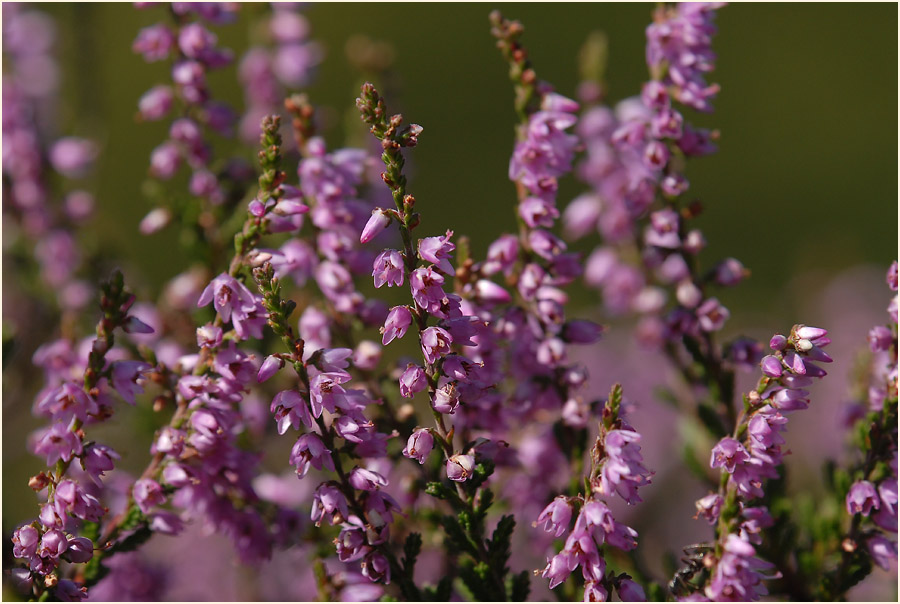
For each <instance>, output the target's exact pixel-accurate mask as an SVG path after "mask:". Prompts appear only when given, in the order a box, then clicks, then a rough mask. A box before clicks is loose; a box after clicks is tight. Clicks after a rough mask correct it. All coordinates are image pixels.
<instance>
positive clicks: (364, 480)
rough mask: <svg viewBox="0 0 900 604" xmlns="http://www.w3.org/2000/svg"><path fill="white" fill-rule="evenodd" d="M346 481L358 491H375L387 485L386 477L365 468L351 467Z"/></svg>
mask: <svg viewBox="0 0 900 604" xmlns="http://www.w3.org/2000/svg"><path fill="white" fill-rule="evenodd" d="M347 481H348V482H349V483H350V486H352V487H353V488H354V489H358V490H360V491H375V490H378V489H379V488H381V487H386V486H387V485H388V481H387V478H385V477H384V476H382V475H381V474H379V473H378V472H373V471H372V470H368V469H366V468H359V467H357V468H353V470H352V471H351V472H350V476H349V477H348V479H347Z"/></svg>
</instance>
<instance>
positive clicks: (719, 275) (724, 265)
mask: <svg viewBox="0 0 900 604" xmlns="http://www.w3.org/2000/svg"><path fill="white" fill-rule="evenodd" d="M748 274H749V271H748V270H747V269H746V268H744V265H743V264H741V262H740V260H736V259H734V258H726V259H725V260H723V261H722V262H720V263H719V264H718V265H717V266H716V268H715V281H716V283H718V284H719V285H724V286H726V287H732V286H734V285H737V284H738V283H740V282H741V281H743V280H744V277H746V276H747V275H748Z"/></svg>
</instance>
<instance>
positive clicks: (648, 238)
mask: <svg viewBox="0 0 900 604" xmlns="http://www.w3.org/2000/svg"><path fill="white" fill-rule="evenodd" d="M678 224H679V219H678V214H677V213H675V211H674V210H671V209H668V208H666V209H665V210H659V211H657V212H653V213H652V214H651V215H650V225H649V226H648V227H647V230H646V232H645V233H644V241H645V242H646V243H647V245H653V246H656V247H661V248H669V249H677V248H679V247H681V238H680V237H679V236H678Z"/></svg>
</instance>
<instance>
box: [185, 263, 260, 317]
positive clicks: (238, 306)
mask: <svg viewBox="0 0 900 604" xmlns="http://www.w3.org/2000/svg"><path fill="white" fill-rule="evenodd" d="M210 302H212V303H213V308H215V309H216V312H217V313H219V316H220V317H222V320H224V321H230V320H231V315H232V314H233V313H237V314H238V316H241V317H246V316H247V314H248V313H250V312H255V311H256V310H257V301H256V297H255V296H254V295H253V294H252V293H251V292H250V290H248V289H247V288H246V287H245V286H244V284H243V283H241V282H240V281H238V280H237V279H235V278H234V277H232V276H231V275H229V274H227V273H222V274H220V275H219V276H218V277H216V278H215V279H213V280H212V281H211V282H210V283H209V285H207V286H206V288H205V289H204V290H203V292H202V293H201V294H200V299H199V300H197V306H198V307H202V306H206V305H207V304H209V303H210Z"/></svg>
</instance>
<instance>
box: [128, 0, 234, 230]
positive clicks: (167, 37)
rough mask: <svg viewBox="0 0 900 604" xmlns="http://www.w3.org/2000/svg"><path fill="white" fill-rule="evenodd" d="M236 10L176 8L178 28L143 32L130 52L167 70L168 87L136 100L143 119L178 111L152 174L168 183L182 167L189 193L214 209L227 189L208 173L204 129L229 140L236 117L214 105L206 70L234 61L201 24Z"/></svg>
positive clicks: (145, 226)
mask: <svg viewBox="0 0 900 604" xmlns="http://www.w3.org/2000/svg"><path fill="white" fill-rule="evenodd" d="M236 9H237V5H235V4H232V3H227V2H211V3H198V4H196V5H194V4H192V3H175V5H173V8H172V10H173V11H174V12H175V13H176V14H177V15H179V17H180V19H181V20H180V21H179V23H178V24H177V25H174V26H173V25H168V24H165V23H157V24H155V25H151V26H149V27H145V28H144V29H142V30H141V31H140V32H139V33H138V35H137V38H136V39H135V40H134V43H133V44H132V50H134V52H136V53H138V54H140V55H141V56H143V57H144V60H145V61H147V62H155V61H168V62H169V63H170V65H171V77H172V83H171V84H165V85H163V84H160V85H157V86H154V87H153V88H151V89H150V90H148V91H147V92H146V93H145V94H144V95H143V96H142V97H141V99H140V100H139V101H138V111H139V115H140V117H141V119H144V120H148V121H157V120H161V119H163V118H165V117H166V116H167V115H169V114H171V113H172V112H173V110H174V109H176V107H177V108H178V111H176V113H178V114H180V116H179V117H176V118H175V119H174V120H173V121H172V123H171V125H170V128H169V138H168V140H166V141H165V142H163V143H162V144H160V145H159V146H157V147H156V148H155V149H154V150H153V152H152V153H151V155H150V174H151V175H152V176H154V177H155V178H158V179H160V180H169V179H171V178H173V177H174V176H175V175H176V174H177V173H178V171H179V169H180V167H181V165H182V162H184V163H185V164H186V165H187V166H188V167H189V168H190V170H191V177H190V186H189V188H190V192H191V194H192V195H194V196H196V197H198V198H201V199H204V200H207V201H208V202H209V203H212V204H221V203H223V202H224V201H225V190H224V189H223V188H222V186H221V185H220V183H219V179H218V177H217V176H216V174H214V173H213V172H212V171H211V168H210V166H211V162H212V146H211V144H210V142H209V140H208V136H207V134H206V133H205V132H204V129H208V130H210V131H213V132H217V133H219V134H221V135H223V136H231V132H232V130H233V127H234V122H235V121H236V119H237V114H236V113H235V112H234V110H233V109H232V108H231V107H229V106H228V105H226V104H225V103H222V102H219V101H215V100H213V98H212V95H211V93H210V90H209V86H208V83H207V79H206V76H207V72H208V71H209V70H212V69H219V68H222V67H225V66H226V65H229V64H230V63H231V62H232V61H233V59H234V56H233V53H232V52H231V51H230V50H229V49H226V48H221V47H219V46H218V37H217V36H216V34H214V33H213V32H212V31H211V30H210V29H209V28H208V27H207V26H206V25H205V24H204V23H203V22H202V21H207V22H209V23H226V22H229V21H231V20H232V19H233V18H234V17H235V16H236V14H235V10H236ZM192 18H193V19H198V20H191V19H192ZM154 218H156V217H155V216H154ZM141 226H142V229H141V230H142V232H144V233H145V234H147V233H151V232H153V231H154V230H157V229H158V228H160V221H159V220H151V219H150V215H148V217H147V218H146V219H145V222H144V223H142V225H141Z"/></svg>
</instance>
